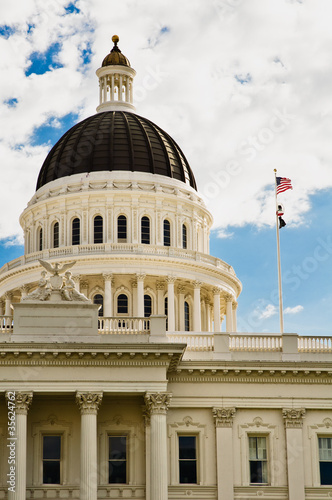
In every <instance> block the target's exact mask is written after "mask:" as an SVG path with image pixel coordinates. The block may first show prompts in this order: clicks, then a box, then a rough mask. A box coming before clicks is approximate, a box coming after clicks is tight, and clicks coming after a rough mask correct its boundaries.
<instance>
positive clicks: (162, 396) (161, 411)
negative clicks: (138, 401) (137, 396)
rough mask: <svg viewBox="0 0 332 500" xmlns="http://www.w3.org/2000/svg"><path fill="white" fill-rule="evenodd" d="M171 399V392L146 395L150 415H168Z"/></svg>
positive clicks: (145, 399)
mask: <svg viewBox="0 0 332 500" xmlns="http://www.w3.org/2000/svg"><path fill="white" fill-rule="evenodd" d="M171 398H172V395H171V394H170V393H169V392H156V393H153V394H150V393H146V394H145V396H144V401H145V404H146V408H147V411H148V413H149V415H150V416H151V415H166V413H167V410H168V408H169V405H170V402H171Z"/></svg>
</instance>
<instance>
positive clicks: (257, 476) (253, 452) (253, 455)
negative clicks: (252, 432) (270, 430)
mask: <svg viewBox="0 0 332 500" xmlns="http://www.w3.org/2000/svg"><path fill="white" fill-rule="evenodd" d="M249 468H250V483H267V482H268V478H267V449H266V437H258V436H249Z"/></svg>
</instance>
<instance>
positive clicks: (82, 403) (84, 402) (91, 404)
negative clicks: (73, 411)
mask: <svg viewBox="0 0 332 500" xmlns="http://www.w3.org/2000/svg"><path fill="white" fill-rule="evenodd" d="M102 399H103V393H102V392H94V393H92V392H77V393H76V403H77V404H78V406H79V409H80V411H81V414H82V415H84V414H85V415H87V414H90V415H96V414H97V412H98V409H99V406H100V403H101V400H102Z"/></svg>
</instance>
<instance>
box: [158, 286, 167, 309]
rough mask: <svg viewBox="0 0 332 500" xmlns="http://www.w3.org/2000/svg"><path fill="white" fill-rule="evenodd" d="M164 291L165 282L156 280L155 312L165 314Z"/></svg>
mask: <svg viewBox="0 0 332 500" xmlns="http://www.w3.org/2000/svg"><path fill="white" fill-rule="evenodd" d="M164 291H165V284H164V282H163V281H157V314H159V315H164V314H165V304H164Z"/></svg>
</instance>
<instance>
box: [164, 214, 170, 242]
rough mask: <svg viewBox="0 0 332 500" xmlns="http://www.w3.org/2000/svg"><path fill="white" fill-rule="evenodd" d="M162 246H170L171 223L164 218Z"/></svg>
mask: <svg viewBox="0 0 332 500" xmlns="http://www.w3.org/2000/svg"><path fill="white" fill-rule="evenodd" d="M164 246H165V247H170V246H171V223H170V221H169V220H167V219H165V220H164Z"/></svg>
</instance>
